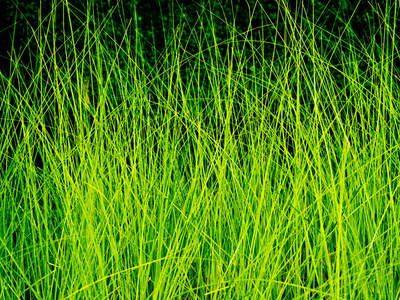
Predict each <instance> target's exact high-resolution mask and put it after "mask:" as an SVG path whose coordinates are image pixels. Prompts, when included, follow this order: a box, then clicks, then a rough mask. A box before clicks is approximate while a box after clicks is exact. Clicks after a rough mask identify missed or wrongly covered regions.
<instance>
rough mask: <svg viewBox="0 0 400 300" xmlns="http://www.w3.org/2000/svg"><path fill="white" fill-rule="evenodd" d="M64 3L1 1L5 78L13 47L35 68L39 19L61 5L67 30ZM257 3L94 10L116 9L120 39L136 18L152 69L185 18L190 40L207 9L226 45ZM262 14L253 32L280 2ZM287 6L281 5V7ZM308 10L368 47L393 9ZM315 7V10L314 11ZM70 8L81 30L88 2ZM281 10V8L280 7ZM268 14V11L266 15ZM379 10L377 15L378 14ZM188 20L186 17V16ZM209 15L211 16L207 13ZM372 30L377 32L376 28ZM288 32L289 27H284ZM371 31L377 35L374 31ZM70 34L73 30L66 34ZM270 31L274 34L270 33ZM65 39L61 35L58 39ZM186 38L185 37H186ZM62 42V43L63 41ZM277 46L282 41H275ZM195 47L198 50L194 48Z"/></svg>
mask: <svg viewBox="0 0 400 300" xmlns="http://www.w3.org/2000/svg"><path fill="white" fill-rule="evenodd" d="M59 2H62V1H58V2H54V1H39V0H1V3H2V4H1V9H0V22H1V24H0V41H1V47H0V51H1V52H0V63H1V71H2V72H3V74H8V69H9V57H10V55H9V53H10V52H11V49H12V46H13V48H14V49H15V51H16V52H17V53H20V54H23V55H22V59H23V62H24V63H25V64H29V63H31V62H32V57H33V56H35V55H36V53H37V49H35V45H36V43H35V41H32V42H31V43H29V47H26V45H27V43H28V40H29V38H30V37H32V30H33V29H36V28H37V27H38V26H39V24H38V19H39V16H41V18H42V20H43V19H44V24H46V22H48V19H46V18H45V16H47V15H48V14H49V13H50V11H51V10H52V6H53V5H54V4H55V3H57V4H58V7H57V10H56V12H57V18H58V20H59V21H58V22H57V24H56V28H57V30H56V31H59V32H62V31H63V30H65V28H67V27H69V26H65V23H64V24H63V22H62V21H61V20H62V18H63V16H64V17H67V14H66V13H65V11H64V12H63V9H62V5H60V3H59ZM256 2H257V1H256V0H248V1H243V0H239V1H237V0H235V1H202V0H196V1H190V0H186V1H176V0H175V1H171V0H159V1H156V0H142V1H140V0H137V1H131V0H130V1H115V0H103V1H101V0H100V1H95V2H93V3H95V4H94V8H95V11H96V13H97V14H98V15H99V16H100V17H101V16H103V17H106V16H107V14H108V13H109V12H110V11H112V9H113V8H115V10H114V12H113V14H112V17H111V19H112V20H113V22H114V23H113V25H114V31H115V32H116V34H117V35H118V34H119V35H122V34H123V28H124V25H126V24H123V21H121V20H125V22H128V21H129V20H131V18H132V24H134V25H135V26H131V31H130V34H135V33H139V34H140V35H142V36H143V38H145V39H146V40H147V41H148V42H149V44H154V45H155V48H154V49H153V48H151V47H149V49H151V50H149V53H148V57H147V59H148V60H149V63H152V62H154V60H155V59H156V56H157V52H158V53H161V52H162V49H163V48H164V47H165V40H168V37H169V36H170V35H171V31H170V30H169V28H174V27H176V25H177V24H178V22H179V21H180V20H181V19H182V18H184V21H185V22H186V24H187V26H185V29H186V35H187V36H189V34H190V30H189V28H190V27H191V26H195V27H196V26H199V22H198V18H199V12H200V11H202V7H203V8H205V9H206V10H210V11H212V12H213V13H214V14H215V15H216V16H218V17H219V18H221V20H219V21H218V18H216V19H217V22H216V23H215V28H216V30H217V31H218V34H217V36H218V37H219V38H220V40H221V41H223V40H224V39H226V38H228V36H229V30H228V28H227V26H226V25H225V22H228V23H230V24H233V22H235V26H236V29H237V31H238V32H245V31H246V30H247V29H248V26H249V9H248V5H247V3H248V4H249V6H250V7H255V4H256ZM261 2H262V3H263V4H262V7H263V9H259V8H260V6H258V9H257V10H255V12H254V15H253V17H252V22H251V24H252V27H253V28H257V27H258V26H260V24H261V21H260V20H261V18H262V16H263V15H265V13H267V14H268V17H269V18H270V19H271V20H272V21H273V22H274V21H275V20H276V19H277V17H278V15H279V5H278V4H277V2H276V1H261ZM278 2H279V3H282V1H278ZM304 2H305V3H307V4H308V5H307V6H305V7H304V10H305V12H306V14H307V15H309V16H311V15H312V13H313V12H314V16H315V23H316V24H317V26H318V27H320V28H321V29H324V30H326V31H328V32H332V33H334V34H335V35H339V34H340V33H341V32H343V30H344V28H345V24H346V23H347V22H348V20H351V22H350V27H349V28H347V32H348V33H351V34H354V37H355V39H354V40H356V41H357V42H359V43H360V44H364V45H367V44H368V43H369V42H370V41H371V39H372V38H375V39H376V40H377V42H378V44H379V39H380V36H381V31H382V30H380V29H382V24H383V22H382V20H380V19H379V17H378V15H379V14H380V12H379V10H380V11H381V13H382V14H383V13H384V11H385V9H392V7H391V6H390V5H389V6H388V7H383V6H382V5H383V4H381V6H379V5H378V3H377V2H374V1H371V3H372V5H373V6H374V8H373V7H372V6H371V4H370V2H369V1H364V0H362V1H360V2H359V4H358V5H355V4H354V2H355V1H349V0H340V1H317V0H316V1H304ZM312 3H314V5H312ZM69 6H70V8H71V11H72V12H73V14H72V15H71V21H72V26H73V28H74V30H79V28H80V26H81V25H82V22H83V21H84V20H85V11H86V8H87V1H69ZM288 6H289V7H290V10H291V11H292V12H293V13H294V12H300V11H301V10H300V1H293V0H292V1H288ZM281 9H282V6H281ZM263 10H264V11H263ZM374 10H375V11H376V12H374ZM183 14H184V16H183ZM204 15H207V13H205V14H204ZM371 24H372V25H373V26H371ZM280 26H281V28H279V30H283V26H284V24H283V23H282V22H280ZM371 28H372V30H373V31H371ZM67 30H70V29H67ZM106 30H110V31H111V30H112V28H111V27H110V28H106ZM270 30H274V29H273V28H271V29H270ZM59 36H61V35H59ZM183 37H185V32H184V35H183ZM59 42H60V43H61V42H62V41H61V40H60V41H59ZM276 42H278V41H276ZM192 46H193V47H194V45H192ZM187 50H188V51H189V52H190V51H195V49H194V48H193V49H190V43H189V44H188V48H187Z"/></svg>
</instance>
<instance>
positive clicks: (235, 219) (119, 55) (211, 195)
mask: <svg viewBox="0 0 400 300" xmlns="http://www.w3.org/2000/svg"><path fill="white" fill-rule="evenodd" d="M59 5H60V7H61V5H62V4H61V3H60V4H59ZM60 7H58V8H57V9H60ZM277 7H278V6H277ZM64 8H65V9H66V12H67V14H66V15H67V16H71V14H72V13H73V10H72V8H69V7H68V6H64ZM253 9H254V8H250V12H249V13H250V14H251V13H252V11H253ZM255 9H257V10H260V7H259V6H258V7H256V8H255ZM86 15H87V20H84V21H82V27H81V28H80V29H79V30H75V31H72V35H64V36H61V38H60V34H61V33H59V32H55V31H54V30H53V22H52V21H53V19H52V18H54V17H55V14H51V15H49V16H47V17H46V18H47V19H46V18H44V17H43V22H44V23H43V25H42V26H41V27H40V28H38V29H37V30H34V31H33V32H32V39H31V41H30V43H34V44H37V45H38V51H37V53H34V54H32V60H31V64H30V65H29V66H27V65H26V64H23V63H22V62H20V60H19V54H18V52H13V53H12V55H11V57H10V58H11V59H12V63H11V70H10V74H9V75H7V76H5V75H4V74H3V75H2V76H1V97H2V99H1V128H2V130H1V138H0V141H1V147H0V149H1V164H2V168H1V188H0V195H1V201H0V279H1V282H0V298H1V299H396V298H398V297H399V294H400V288H399V273H400V271H399V262H400V257H399V253H400V251H399V250H400V245H399V242H400V227H399V220H400V219H399V213H400V208H399V204H398V197H399V195H398V194H399V191H398V187H399V183H398V179H399V164H400V156H399V146H398V145H399V135H398V125H399V120H398V111H399V107H398V103H399V100H398V99H399V89H398V84H397V82H398V77H397V76H398V74H397V69H396V68H395V62H396V60H398V49H397V47H396V45H395V40H396V39H397V38H398V37H397V36H396V35H395V32H396V28H395V25H394V24H395V23H394V22H393V19H396V18H397V17H398V10H397V7H391V10H389V9H387V10H386V11H385V12H384V13H382V11H378V10H377V11H376V16H377V17H378V19H380V20H381V21H382V24H384V25H383V26H381V27H379V30H380V39H379V40H374V39H371V42H370V44H367V45H365V44H364V45H363V44H361V43H359V42H358V41H357V39H356V38H354V34H352V32H351V30H350V27H349V26H347V27H346V24H347V23H344V26H345V28H346V30H344V31H343V32H341V33H336V34H334V33H331V32H325V31H323V30H322V29H321V28H319V27H318V26H316V25H315V23H314V22H313V16H312V15H306V14H303V15H302V18H300V15H296V14H294V13H293V12H291V11H289V10H288V9H287V7H285V6H279V13H278V16H277V18H276V19H274V20H271V19H269V16H268V15H267V14H265V15H264V17H263V20H264V21H263V22H264V23H263V24H261V27H258V28H254V29H253V28H252V27H251V26H250V25H249V28H248V30H247V31H246V32H238V31H237V30H235V27H234V25H233V26H231V25H232V24H227V28H228V29H229V31H230V36H229V38H228V39H227V40H223V41H218V40H217V33H216V31H215V28H214V27H213V24H214V23H213V20H214V19H215V18H216V16H214V15H213V13H212V12H210V11H209V10H208V9H207V6H204V7H201V6H199V11H198V15H199V17H198V20H197V21H196V24H195V26H193V27H189V28H187V26H188V25H187V24H188V23H185V22H184V21H185V20H184V19H182V22H181V23H179V24H177V25H176V26H175V27H174V28H166V32H170V33H171V34H170V35H166V39H167V40H166V41H165V44H166V45H167V46H166V48H165V49H163V52H162V53H158V54H157V57H156V63H154V64H150V63H149V60H148V59H146V55H147V54H148V52H149V51H150V50H149V49H150V47H151V45H150V44H149V43H148V41H146V40H145V39H143V38H142V36H141V35H140V34H139V33H138V32H136V35H134V34H133V33H134V32H135V30H134V28H135V26H136V25H135V18H133V19H130V20H121V23H123V24H126V26H125V28H124V30H125V32H123V33H122V34H120V36H119V38H117V37H116V36H115V35H114V33H115V32H114V33H113V31H112V30H111V31H110V28H113V27H110V26H111V25H110V24H111V21H110V22H109V19H107V18H105V19H100V18H98V16H97V15H96V11H95V10H92V9H91V8H90V7H89V8H88V11H87V12H86ZM278 22H281V23H282V22H284V27H283V28H284V30H283V31H282V30H281V29H278V28H282V27H279V26H278V24H277V23H278ZM46 24H47V25H46ZM273 24H274V25H276V27H275V28H276V29H275V31H274V35H273V36H270V35H268V34H267V32H268V31H267V30H271V28H274V27H271V26H272V25H273ZM66 26H68V18H67V19H66ZM185 26H186V27H185ZM371 26H372V25H371ZM168 30H169V31H168ZM184 30H186V31H187V30H189V32H190V36H187V35H186V34H185V35H184V34H182V33H183V32H184ZM56 34H57V35H58V39H56V38H55V35H56ZM60 40H61V43H60ZM53 41H54V43H53ZM188 41H190V43H191V44H192V45H193V44H194V45H195V46H196V47H197V51H194V52H193V51H189V50H188V49H189V46H188V45H189V43H188ZM78 45H83V47H78Z"/></svg>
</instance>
